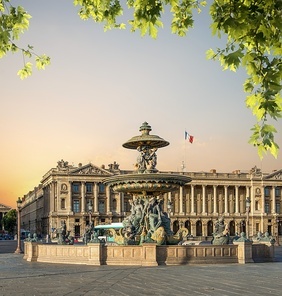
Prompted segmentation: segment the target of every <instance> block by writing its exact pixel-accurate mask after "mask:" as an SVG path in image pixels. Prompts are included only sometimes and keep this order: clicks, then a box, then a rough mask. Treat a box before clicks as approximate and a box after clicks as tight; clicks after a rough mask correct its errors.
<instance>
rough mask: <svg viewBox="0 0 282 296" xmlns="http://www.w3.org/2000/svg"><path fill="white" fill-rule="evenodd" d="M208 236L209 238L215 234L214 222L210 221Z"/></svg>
mask: <svg viewBox="0 0 282 296" xmlns="http://www.w3.org/2000/svg"><path fill="white" fill-rule="evenodd" d="M207 234H208V236H212V234H213V222H212V221H211V220H210V221H208V224H207Z"/></svg>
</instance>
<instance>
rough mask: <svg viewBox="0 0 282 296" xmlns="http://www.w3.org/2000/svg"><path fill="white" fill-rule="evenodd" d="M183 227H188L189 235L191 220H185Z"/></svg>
mask: <svg viewBox="0 0 282 296" xmlns="http://www.w3.org/2000/svg"><path fill="white" fill-rule="evenodd" d="M184 227H186V228H187V229H188V231H189V233H188V234H189V235H191V222H190V221H189V220H187V221H185V224H184Z"/></svg>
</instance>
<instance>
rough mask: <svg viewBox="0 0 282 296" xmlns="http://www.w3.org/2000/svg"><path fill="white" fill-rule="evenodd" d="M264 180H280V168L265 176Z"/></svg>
mask: <svg viewBox="0 0 282 296" xmlns="http://www.w3.org/2000/svg"><path fill="white" fill-rule="evenodd" d="M263 179H264V180H282V169H281V170H278V171H274V172H272V173H271V174H269V175H267V176H265V177H264V178H263Z"/></svg>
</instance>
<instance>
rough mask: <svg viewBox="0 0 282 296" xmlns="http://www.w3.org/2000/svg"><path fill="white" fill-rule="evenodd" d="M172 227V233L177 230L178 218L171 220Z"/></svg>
mask: <svg viewBox="0 0 282 296" xmlns="http://www.w3.org/2000/svg"><path fill="white" fill-rule="evenodd" d="M172 228H173V229H172V231H173V232H174V233H176V232H177V231H178V230H179V221H178V220H176V221H174V222H173V225H172Z"/></svg>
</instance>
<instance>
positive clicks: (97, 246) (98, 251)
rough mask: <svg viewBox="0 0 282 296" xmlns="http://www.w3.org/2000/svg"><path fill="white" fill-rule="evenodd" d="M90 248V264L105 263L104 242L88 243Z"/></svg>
mask: <svg viewBox="0 0 282 296" xmlns="http://www.w3.org/2000/svg"><path fill="white" fill-rule="evenodd" d="M87 247H88V248H89V259H88V262H89V263H88V264H89V265H102V264H103V262H102V261H103V254H102V252H103V244H101V243H100V242H98V243H88V244H87Z"/></svg>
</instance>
